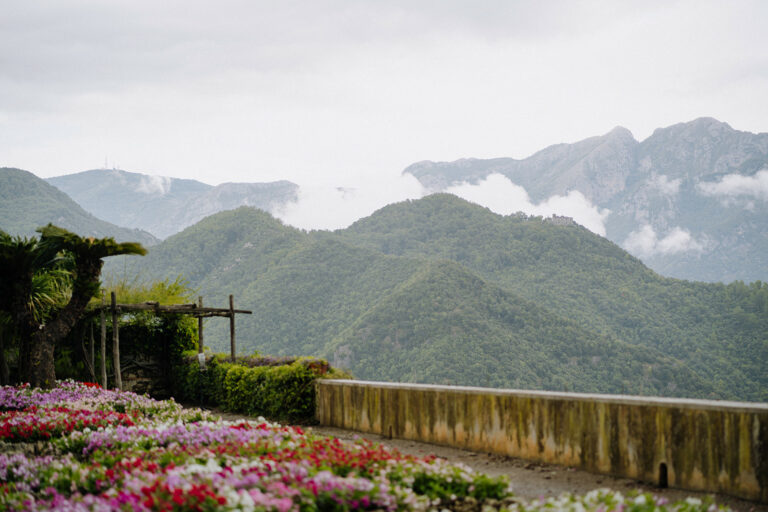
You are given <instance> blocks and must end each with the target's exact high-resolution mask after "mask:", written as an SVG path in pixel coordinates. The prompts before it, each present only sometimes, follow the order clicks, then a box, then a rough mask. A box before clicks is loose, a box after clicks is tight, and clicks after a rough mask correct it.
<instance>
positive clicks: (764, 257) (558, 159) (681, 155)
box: [403, 118, 768, 282]
mask: <svg viewBox="0 0 768 512" xmlns="http://www.w3.org/2000/svg"><path fill="white" fill-rule="evenodd" d="M403 172H404V173H406V174H410V175H413V176H415V177H416V178H417V179H418V180H419V181H420V182H421V183H422V185H424V187H425V188H426V189H427V190H428V191H430V192H435V191H449V192H452V193H454V194H457V195H459V196H461V197H465V198H467V199H470V200H473V201H476V202H479V203H480V204H485V205H486V206H489V207H491V208H492V209H494V211H497V212H499V213H505V214H508V213H513V212H515V211H517V210H520V211H524V212H526V213H534V214H549V213H554V212H557V213H559V214H561V215H570V216H573V217H574V218H575V219H576V220H577V221H578V222H580V223H581V224H583V225H585V226H587V227H589V228H590V229H591V230H592V231H594V232H596V233H599V234H603V235H605V236H606V237H607V238H608V239H609V240H612V241H614V242H616V243H617V244H619V245H621V246H622V247H624V248H625V249H626V250H628V251H629V252H631V253H632V254H634V255H635V256H637V257H639V258H641V259H642V260H643V261H644V262H645V263H646V264H647V265H648V266H650V267H651V268H653V269H654V270H656V271H657V272H659V273H661V274H663V275H666V276H671V277H678V278H684V279H695V280H703V281H724V282H729V281H732V280H735V279H741V280H745V281H754V280H757V279H762V280H765V279H766V278H767V277H768V221H767V220H766V219H768V133H760V134H753V133H748V132H742V131H738V130H734V129H733V128H731V127H730V126H729V125H728V124H726V123H722V122H719V121H717V120H715V119H712V118H700V119H696V120H694V121H691V122H688V123H680V124H676V125H673V126H670V127H667V128H659V129H657V130H656V131H654V133H653V134H652V135H651V136H650V137H648V138H647V139H645V140H643V141H642V142H638V141H637V140H635V139H634V137H633V136H632V134H631V133H630V132H629V131H628V130H626V129H625V128H621V127H619V128H615V129H614V130H612V131H610V132H609V133H607V134H605V135H603V136H599V137H591V138H589V139H585V140H583V141H580V142H576V143H574V144H556V145H554V146H550V147H548V148H545V149H543V150H541V151H539V152H537V153H535V154H534V155H532V156H530V157H528V158H525V159H522V160H515V159H512V158H495V159H488V160H482V159H462V160H458V161H455V162H430V161H425V162H419V163H416V164H413V165H411V166H409V167H408V168H406V169H405V170H404V171H403Z"/></svg>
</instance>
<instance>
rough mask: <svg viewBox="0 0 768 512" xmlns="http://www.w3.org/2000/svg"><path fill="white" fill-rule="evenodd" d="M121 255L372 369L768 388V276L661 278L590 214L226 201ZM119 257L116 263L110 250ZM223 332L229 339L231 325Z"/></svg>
mask: <svg viewBox="0 0 768 512" xmlns="http://www.w3.org/2000/svg"><path fill="white" fill-rule="evenodd" d="M132 261H133V263H132V264H129V265H127V266H126V265H125V264H123V263H120V264H115V263H112V264H111V265H112V266H111V267H109V268H110V269H118V268H127V269H128V271H129V272H131V271H132V269H133V271H136V272H138V271H139V266H140V271H141V275H142V276H143V277H144V278H175V277H177V276H178V275H179V274H181V275H183V276H185V277H187V278H188V279H189V280H190V284H191V285H192V286H193V287H196V288H197V289H199V290H200V293H201V294H203V295H204V296H205V300H206V303H207V304H210V305H215V304H225V303H226V298H227V296H228V295H229V294H233V295H234V296H235V298H236V306H237V307H243V308H246V309H250V310H252V311H253V312H254V314H253V316H252V317H245V316H240V317H238V340H239V341H238V346H239V348H240V351H241V352H249V351H252V350H259V351H264V352H267V353H274V354H290V353H293V354H295V353H301V354H308V355H309V354H311V355H318V356H324V357H328V358H330V359H331V360H332V361H333V362H334V363H335V364H337V365H341V366H343V367H347V368H349V369H350V370H352V372H353V373H355V374H356V375H358V376H360V377H363V378H370V379H388V380H409V381H417V382H431V383H451V384H465V385H491V386H498V387H523V388H530V389H552V390H557V389H560V390H562V389H570V390H576V391H599V392H610V393H619V392H628V393H638V394H658V395H668V396H689V397H711V398H738V399H744V400H766V399H768V377H767V376H766V375H765V372H764V367H765V364H766V362H768V286H766V285H763V284H762V283H754V284H752V285H744V284H742V283H733V284H731V285H728V286H726V285H723V284H708V283H691V282H686V281H680V280H676V279H668V278H664V277H661V276H660V275H658V274H656V273H655V272H653V271H651V270H650V269H648V268H647V267H645V266H644V265H643V264H642V262H640V261H639V260H638V259H637V258H635V257H633V256H631V255H629V254H628V253H627V252H625V251H624V250H622V249H621V248H620V247H618V246H616V245H615V244H613V243H612V242H610V241H608V240H606V239H604V238H602V237H599V236H597V235H595V234H593V233H591V232H590V231H588V230H586V229H584V228H582V227H580V226H578V225H575V224H574V225H568V226H559V225H556V224H554V223H552V222H547V221H546V220H545V219H542V218H540V217H528V216H525V215H512V216H500V215H497V214H494V213H492V212H491V211H489V210H487V209H485V208H482V207H479V206H477V205H474V204H472V203H469V202H467V201H464V200H461V199H459V198H457V197H455V196H451V195H447V194H437V195H433V196H429V197H426V198H423V199H420V200H416V201H406V202H403V203H398V204H395V205H390V206H388V207H385V208H383V209H381V210H379V211H377V212H376V213H374V214H373V215H371V216H370V217H368V218H365V219H361V220H360V221H358V222H357V223H355V224H353V225H352V226H350V227H349V228H347V229H344V230H338V231H335V232H327V231H314V232H304V231H300V230H297V229H294V228H291V227H287V226H284V225H282V223H281V222H280V221H278V220H276V219H274V218H272V217H271V216H270V215H268V214H267V213H264V212H261V211H256V210H253V209H249V208H240V209H237V210H234V211H230V212H223V213H220V214H217V215H214V216H211V217H209V218H206V219H204V220H203V221H201V222H200V223H198V224H196V225H195V226H192V227H190V228H188V229H186V230H184V231H183V232H181V233H179V234H177V235H174V236H172V237H170V238H168V239H167V240H165V241H164V242H162V243H161V244H159V245H158V246H157V247H155V248H153V249H152V250H150V253H149V255H148V256H146V257H144V258H133V259H132ZM108 264H109V263H108ZM225 324H226V322H215V321H210V322H209V324H208V326H206V339H207V340H208V343H209V344H212V345H213V346H214V347H216V348H218V349H219V350H225V349H226V347H227V341H226V340H227V334H228V325H225Z"/></svg>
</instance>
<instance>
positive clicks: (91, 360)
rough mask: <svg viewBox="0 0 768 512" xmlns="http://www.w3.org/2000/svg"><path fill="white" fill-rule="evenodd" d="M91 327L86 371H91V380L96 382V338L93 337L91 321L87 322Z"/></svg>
mask: <svg viewBox="0 0 768 512" xmlns="http://www.w3.org/2000/svg"><path fill="white" fill-rule="evenodd" d="M88 323H89V324H90V327H91V336H90V337H91V346H90V349H89V350H88V371H89V372H91V379H92V380H91V382H96V366H95V365H96V357H95V356H96V354H95V352H96V339H95V338H94V337H93V322H88Z"/></svg>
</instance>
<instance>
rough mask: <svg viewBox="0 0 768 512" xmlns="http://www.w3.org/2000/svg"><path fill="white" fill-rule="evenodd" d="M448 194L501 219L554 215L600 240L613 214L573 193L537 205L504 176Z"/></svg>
mask: <svg viewBox="0 0 768 512" xmlns="http://www.w3.org/2000/svg"><path fill="white" fill-rule="evenodd" d="M446 192H448V193H450V194H455V195H457V196H459V197H461V198H464V199H466V200H467V201H472V202H473V203H477V204H480V205H482V206H485V207H486V208H489V209H490V210H492V211H494V212H496V213H498V214H501V215H509V214H512V213H515V212H524V213H527V214H529V215H542V216H545V217H549V216H550V215H553V214H557V215H565V216H568V217H573V219H574V220H575V221H576V222H578V223H579V224H581V225H582V226H584V227H585V228H587V229H588V230H590V231H592V232H593V233H596V234H598V235H600V236H605V219H606V218H607V217H608V215H609V214H610V210H606V209H603V210H601V209H599V208H598V207H597V206H595V205H593V204H592V203H591V202H590V201H589V199H587V198H586V197H584V194H582V193H581V192H579V191H577V190H571V191H570V192H568V193H567V194H566V195H564V196H560V195H554V196H551V197H549V198H548V199H547V200H546V201H542V202H540V203H538V204H535V203H533V202H532V201H531V199H530V197H529V196H528V192H527V191H526V190H525V188H523V187H521V186H520V185H516V184H515V183H513V182H512V181H510V180H509V178H507V177H506V176H503V175H501V174H491V175H490V176H488V177H487V178H485V179H484V180H482V181H480V182H478V183H477V184H471V183H462V184H460V185H455V186H452V187H449V188H448V189H446Z"/></svg>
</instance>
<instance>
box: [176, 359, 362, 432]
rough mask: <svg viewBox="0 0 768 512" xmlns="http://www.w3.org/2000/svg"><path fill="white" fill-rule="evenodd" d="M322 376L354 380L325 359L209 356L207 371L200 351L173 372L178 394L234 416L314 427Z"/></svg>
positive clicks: (206, 360)
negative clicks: (298, 423)
mask: <svg viewBox="0 0 768 512" xmlns="http://www.w3.org/2000/svg"><path fill="white" fill-rule="evenodd" d="M318 378H350V376H349V375H347V374H345V373H343V372H340V371H338V370H335V369H332V368H330V366H329V365H328V363H327V362H326V361H325V360H323V359H316V358H272V357H268V356H264V357H260V356H253V357H238V358H237V359H236V362H235V363H231V362H229V356H227V355H225V354H215V355H214V354H206V355H205V370H201V369H200V365H199V362H198V356H197V353H195V352H194V351H188V352H185V353H184V355H183V357H182V364H181V366H179V367H178V368H176V369H175V371H174V383H175V385H174V387H175V391H176V394H177V396H178V397H179V398H180V399H182V400H189V401H193V402H196V403H200V404H205V405H208V406H213V407H219V408H222V409H224V410H227V411H230V412H238V413H242V414H248V415H251V416H264V417H266V418H270V419H273V420H288V421H292V422H300V423H311V422H313V421H314V416H315V386H314V382H315V380H316V379H318Z"/></svg>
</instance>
